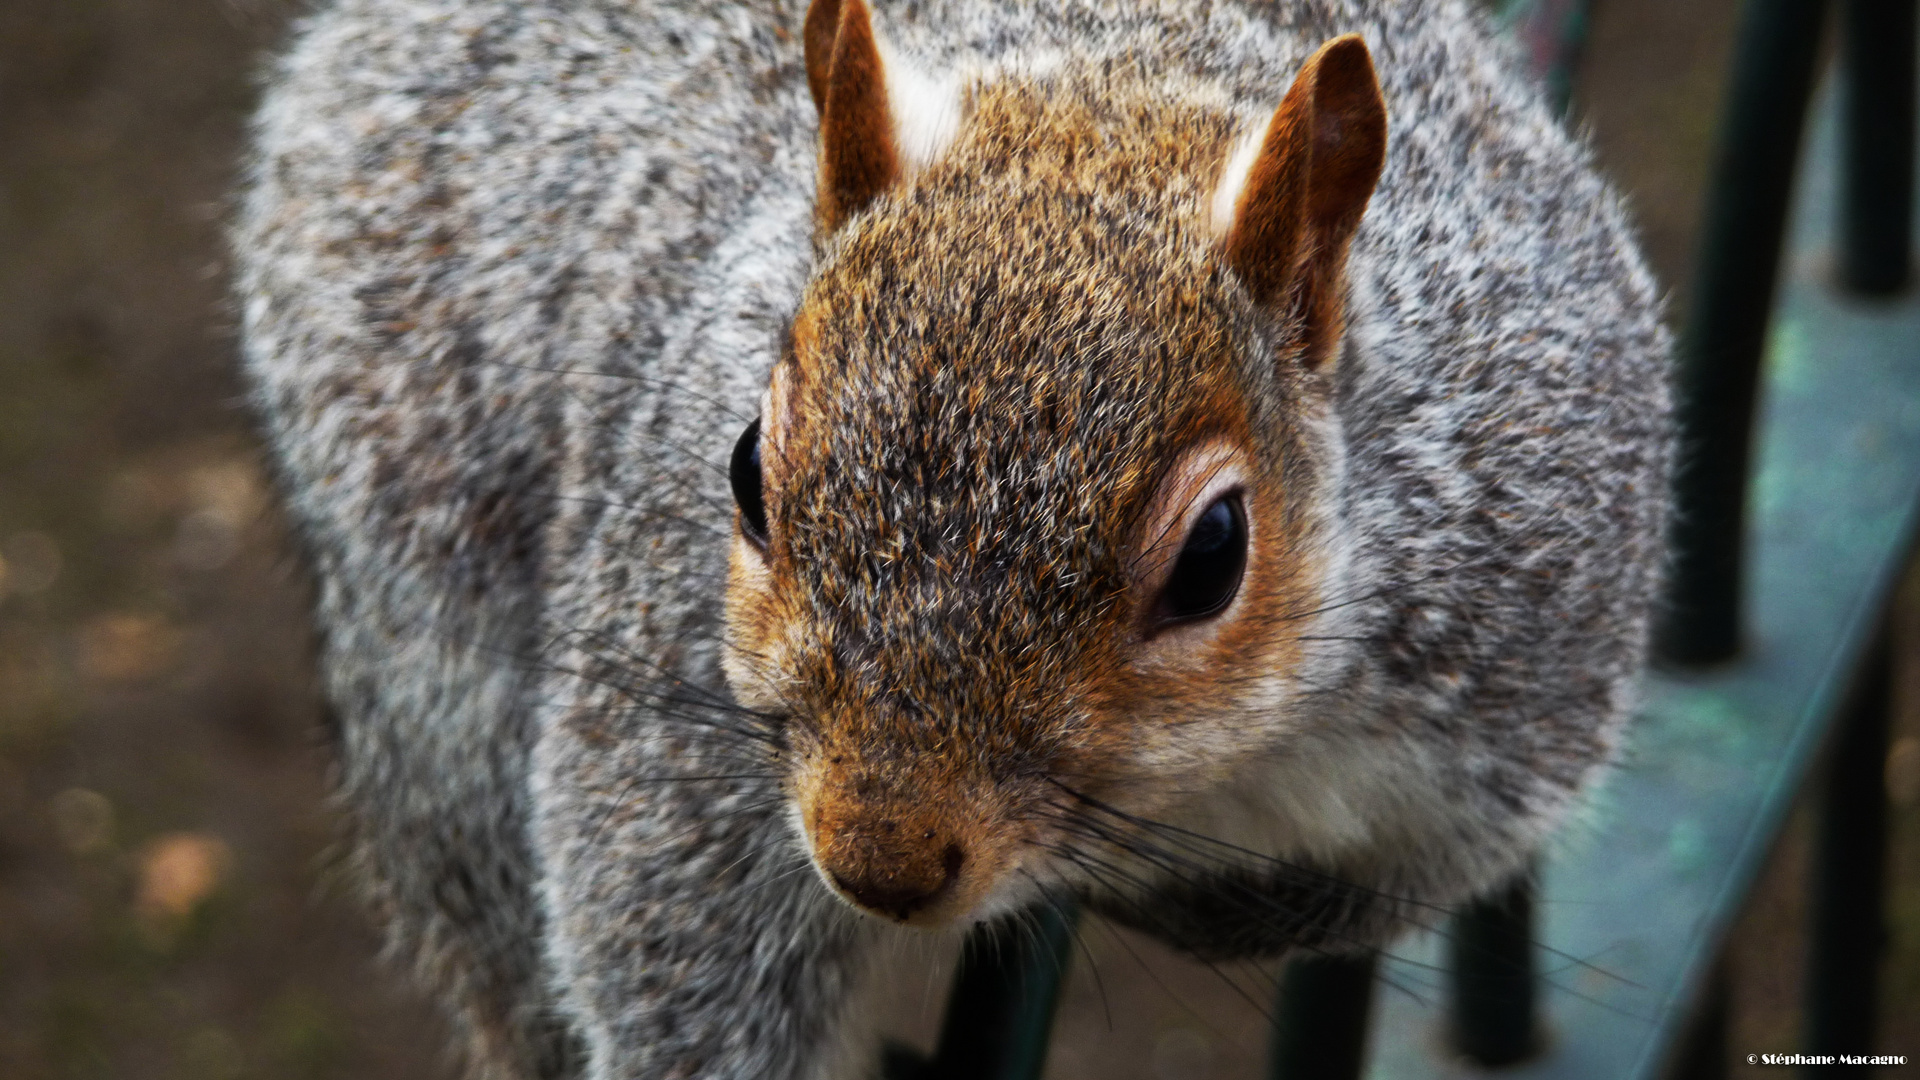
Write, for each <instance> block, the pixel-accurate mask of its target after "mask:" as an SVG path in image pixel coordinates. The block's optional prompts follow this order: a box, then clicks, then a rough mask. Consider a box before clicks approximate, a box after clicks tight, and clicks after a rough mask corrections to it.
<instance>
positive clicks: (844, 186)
mask: <svg viewBox="0 0 1920 1080" xmlns="http://www.w3.org/2000/svg"><path fill="white" fill-rule="evenodd" d="M830 7H831V8H837V11H838V16H839V17H838V20H837V24H838V25H837V26H836V28H835V30H834V36H833V50H832V53H831V55H830V58H829V59H827V60H826V61H825V62H824V63H823V62H822V60H821V54H820V52H819V49H818V45H819V43H820V42H821V41H822V39H823V38H824V37H825V34H824V33H823V32H822V30H821V28H820V24H822V23H824V22H825V21H826V17H825V16H824V14H823V15H822V16H821V17H820V18H815V14H816V12H817V11H820V12H823V11H824V10H825V9H827V8H830ZM805 36H806V45H807V85H808V87H809V88H811V89H812V90H813V92H814V101H815V103H816V104H818V105H820V199H819V203H818V205H817V206H816V208H815V211H814V213H815V216H816V219H817V221H818V225H819V228H820V229H821V231H823V232H832V231H833V230H834V229H837V228H839V227H840V225H841V223H843V222H845V221H846V219H847V217H848V215H850V214H852V213H853V212H854V211H856V210H859V209H860V208H861V207H863V206H865V205H866V204H867V203H869V202H871V201H872V200H873V198H874V197H875V196H876V195H879V194H880V193H881V192H882V191H885V190H886V189H887V188H888V187H891V186H892V185H893V183H894V181H895V180H897V179H898V178H899V175H900V160H899V155H898V153H897V152H896V151H895V149H894V145H893V117H892V114H891V113H890V112H889V111H888V109H887V87H886V74H885V72H884V71H883V70H882V69H881V64H880V48H879V45H878V44H877V43H876V42H875V41H874V39H873V21H872V17H871V16H870V15H869V14H868V12H867V5H866V4H865V3H863V2H862V0H821V2H820V3H818V4H816V5H815V7H814V9H813V10H809V11H808V13H807V25H806V28H805ZM823 68H824V69H825V70H824V73H823V72H822V69H823Z"/></svg>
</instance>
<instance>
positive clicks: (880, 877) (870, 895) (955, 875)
mask: <svg viewBox="0 0 1920 1080" xmlns="http://www.w3.org/2000/svg"><path fill="white" fill-rule="evenodd" d="M810 779H812V780H813V782H812V783H809V784H805V785H803V789H802V791H801V793H800V795H801V798H800V809H801V819H802V821H803V822H804V824H805V828H806V832H807V840H808V842H809V847H810V848H811V850H812V854H813V861H814V865H815V866H816V867H817V868H818V869H819V871H820V876H821V877H822V878H823V879H825V880H826V882H827V884H829V885H830V886H832V887H833V889H834V891H836V892H838V893H839V894H840V895H841V896H842V897H844V898H845V899H846V900H847V901H848V902H850V903H852V904H853V905H854V906H856V907H859V908H861V909H862V910H864V911H867V912H869V913H870V914H874V915H878V916H880V917H882V918H886V919H891V920H893V921H896V922H901V923H910V924H913V925H918V926H938V925H943V924H945V923H948V922H950V921H953V920H955V919H958V918H961V917H963V916H965V915H966V914H967V913H968V912H969V911H970V910H971V909H972V908H973V907H974V906H976V904H977V903H978V901H979V899H980V897H981V896H982V895H983V894H984V893H985V892H987V891H990V888H991V880H990V879H991V878H992V877H993V876H995V875H994V874H993V873H992V870H991V865H992V864H994V863H997V862H999V861H1000V860H998V859H995V858H991V857H983V856H987V855H990V854H991V849H992V847H993V845H991V844H990V843H988V842H986V841H985V839H984V837H983V834H984V833H986V832H988V830H987V829H985V828H984V827H983V823H982V822H980V821H979V820H977V818H978V815H977V814H974V813H970V812H969V810H970V809H971V808H972V807H973V806H974V803H975V800H973V799H970V798H965V797H953V796H952V795H951V793H947V792H933V791H925V790H922V787H921V785H903V784H898V783H886V782H884V781H877V780H876V779H875V778H874V777H872V776H870V775H866V776H855V777H849V776H835V775H833V770H830V769H829V770H826V771H825V773H824V775H823V774H815V776H814V777H812V778H810Z"/></svg>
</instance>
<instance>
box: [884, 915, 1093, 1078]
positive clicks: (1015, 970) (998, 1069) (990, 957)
mask: <svg viewBox="0 0 1920 1080" xmlns="http://www.w3.org/2000/svg"><path fill="white" fill-rule="evenodd" d="M1074 918H1075V916H1074V914H1073V913H1072V912H1071V911H1063V910H1061V909H1059V908H1058V907H1055V906H1053V905H1048V906H1047V907H1044V908H1041V909H1039V910H1037V911H1035V912H1033V913H1031V914H1030V915H1029V916H1027V917H1026V918H1024V919H1018V920H1001V921H999V922H996V923H992V924H989V925H987V926H984V927H981V928H979V929H977V930H975V931H974V932H973V933H971V934H969V935H967V941H966V944H965V946H963V947H962V951H961V956H960V970H959V972H958V973H957V974H956V975H955V976H954V981H953V996H952V998H951V1000H950V1001H949V1003H948V1005H947V1015H946V1019H945V1021H944V1022H943V1026H942V1027H941V1031H940V1044H939V1046H938V1047H937V1048H936V1049H935V1050H934V1056H933V1059H932V1060H931V1061H928V1062H925V1063H923V1064H913V1063H909V1062H907V1061H905V1060H904V1059H903V1058H902V1057H900V1056H896V1057H895V1059H894V1060H893V1061H892V1062H890V1063H889V1076H890V1078H891V1080H1040V1072H1041V1070H1042V1069H1043V1068H1044V1067H1045V1065H1046V1061H1047V1040H1048V1037H1049V1036H1050V1035H1051V1034H1052V1030H1053V1014H1054V1009H1055V1006H1056V1005H1057V1004H1058V1001H1059V997H1060V984H1061V982H1062V981H1063V980H1064V979H1065V977H1066V971H1067V964H1068V962H1069V961H1070V960H1071V959H1072V956H1071V949H1072V945H1073V921H1074Z"/></svg>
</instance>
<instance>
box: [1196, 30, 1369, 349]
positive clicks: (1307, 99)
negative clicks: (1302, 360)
mask: <svg viewBox="0 0 1920 1080" xmlns="http://www.w3.org/2000/svg"><path fill="white" fill-rule="evenodd" d="M1386 160H1387V110H1386V103H1385V101H1384V100H1382V98H1381V96H1380V83H1379V80H1378V79H1377V78H1375V76H1374V72H1373V61H1372V59H1371V58H1370V57H1369V56H1368V55H1367V47H1366V44H1365V43H1364V42H1362V41H1361V40H1360V37H1359V35H1357V34H1346V35H1343V36H1341V37H1337V38H1335V39H1333V40H1332V41H1329V42H1327V43H1326V44H1325V45H1322V46H1321V47H1320V49H1319V50H1318V51H1317V52H1315V53H1314V54H1313V56H1312V57H1310V58H1309V59H1308V60H1307V62H1306V64H1305V65H1304V66H1303V67H1302V68H1301V71H1300V75H1299V76H1298V77H1297V78H1296V79H1295V80H1294V83H1293V86H1292V88H1291V89H1289V90H1288V91H1287V96H1286V98H1285V99H1284V100H1282V101H1281V103H1280V107H1279V109H1277V110H1275V112H1274V114H1273V121H1272V123H1271V124H1270V125H1269V126H1268V128H1267V133H1266V137H1265V139H1264V141H1263V143H1262V145H1261V148H1260V155H1259V157H1258V158H1256V159H1255V161H1254V164H1253V169H1252V172H1251V173H1250V175H1249V176H1248V178H1247V183H1246V187H1245V188H1244V189H1243V190H1242V192H1241V195H1240V200H1239V205H1238V207H1237V212H1236V214H1235V220H1234V225H1233V228H1232V230H1231V231H1230V232H1229V233H1228V234H1227V237H1226V239H1225V241H1224V242H1223V246H1224V248H1225V249H1226V256H1227V260H1228V262H1230V263H1232V264H1233V266H1234V268H1235V269H1237V270H1239V271H1240V274H1241V276H1242V277H1243V278H1244V279H1245V280H1246V282H1247V286H1248V288H1249V289H1251V290H1252V291H1253V294H1254V295H1255V296H1256V297H1258V298H1259V299H1260V300H1261V301H1262V302H1264V303H1274V304H1283V303H1284V304H1288V305H1290V306H1291V308H1292V309H1293V310H1294V311H1295V312H1297V313H1299V314H1300V315H1301V316H1302V317H1304V318H1305V320H1306V328H1307V329H1306V336H1307V357H1308V361H1309V362H1310V363H1320V362H1322V361H1324V360H1326V359H1328V358H1329V357H1331V356H1332V353H1333V346H1334V343H1335V342H1336V341H1338V339H1339V336H1340V318H1341V303H1340V291H1341V287H1342V276H1343V272H1344V269H1345V266H1346V261H1347V247H1348V245H1349V244H1350V243H1351V242H1352V240H1353V233H1354V230H1355V229H1358V228H1359V227H1360V218H1361V215H1363V214H1364V213H1366V209H1367V202H1368V200H1369V199H1371V198H1372V197H1373V189H1374V185H1375V184H1377V183H1379V180H1380V170H1381V168H1382V167H1383V166H1384V165H1385V164H1386Z"/></svg>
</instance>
